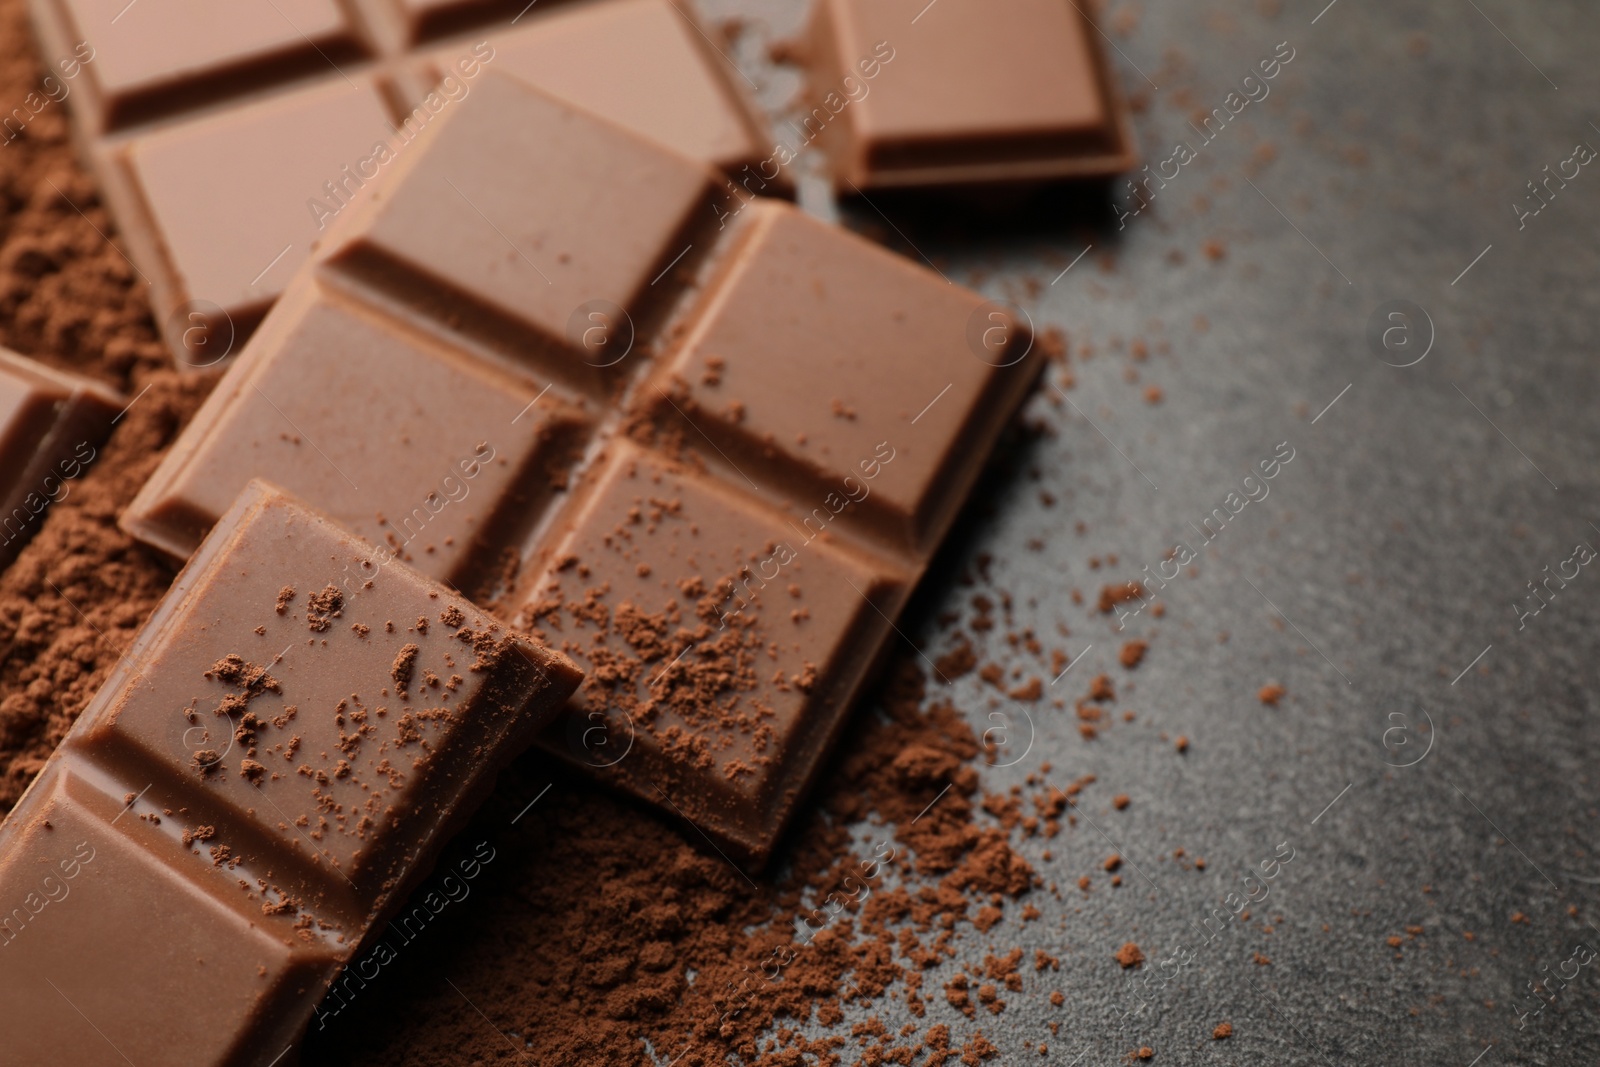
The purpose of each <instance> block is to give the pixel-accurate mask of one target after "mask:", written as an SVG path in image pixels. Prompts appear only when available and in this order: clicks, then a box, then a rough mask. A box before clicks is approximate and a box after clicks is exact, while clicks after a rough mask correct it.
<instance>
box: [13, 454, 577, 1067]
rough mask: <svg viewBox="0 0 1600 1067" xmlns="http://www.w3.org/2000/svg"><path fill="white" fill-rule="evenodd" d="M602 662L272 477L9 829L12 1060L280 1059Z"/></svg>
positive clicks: (125, 662)
mask: <svg viewBox="0 0 1600 1067" xmlns="http://www.w3.org/2000/svg"><path fill="white" fill-rule="evenodd" d="M579 679H580V675H579V673H578V671H577V670H576V669H575V668H573V666H572V665H571V664H570V663H569V662H567V661H566V660H565V659H563V658H562V657H561V656H559V655H555V654H552V653H550V652H547V651H545V650H544V649H542V648H540V647H538V646H536V645H535V644H533V643H532V642H531V641H529V640H528V639H526V638H524V637H522V636H520V635H517V634H514V633H510V632H507V631H506V630H505V629H504V628H502V627H501V626H500V625H499V624H498V623H496V622H495V621H493V620H492V619H490V618H488V617H486V616H485V615H484V614H483V613H482V612H481V611H479V610H478V609H476V608H475V607H473V606H472V605H471V604H469V603H467V602H465V601H463V600H461V599H460V598H459V597H457V596H455V595H453V594H452V593H451V592H450V591H449V590H447V589H445V588H443V587H441V586H439V585H437V584H435V583H433V582H430V581H428V580H427V579H425V578H423V577H422V576H420V575H418V574H416V573H414V572H413V571H411V570H410V569H409V568H406V567H404V566H399V565H388V566H379V565H378V564H377V563H376V562H374V559H373V553H372V548H371V546H370V545H367V544H366V543H365V542H362V541H361V540H359V539H357V538H356V537H354V536H352V535H351V534H349V533H347V532H345V531H343V530H341V529H340V528H339V527H337V526H336V525H334V524H333V523H332V522H330V521H329V520H327V519H326V518H324V517H322V516H320V515H318V514H316V513H315V512H313V511H310V510H308V509H307V508H305V507H304V506H302V505H301V504H299V503H297V502H295V501H293V500H292V499H290V498H289V497H287V496H285V495H283V494H282V493H281V492H279V491H278V490H276V489H273V488H271V487H268V486H265V485H264V484H262V483H259V482H258V483H253V484H252V485H251V486H250V487H248V488H247V489H246V490H245V492H244V493H243V494H242V495H241V496H240V498H239V500H238V501H237V503H236V504H235V505H234V506H233V508H232V510H230V511H229V512H228V514H227V515H226V516H225V517H224V518H223V520H222V521H221V522H220V523H219V524H218V526H217V528H216V530H215V531H214V532H213V533H212V535H211V536H210V537H209V538H208V539H207V540H206V542H205V544H204V545H202V546H201V548H200V550H199V551H198V552H197V553H196V554H195V556H194V558H193V559H192V560H191V561H190V563H189V565H188V566H187V567H186V568H185V569H184V571H183V573H182V574H181V575H180V576H179V578H178V580H177V582H176V583H175V584H174V586H173V588H172V590H171V591H170V592H169V593H168V595H167V597H166V599H165V600H163V601H162V603H161V605H160V606H159V607H158V608H157V610H156V612H155V613H154V615H153V616H152V617H151V618H150V620H149V621H148V622H147V623H146V625H145V626H144V628H143V630H141V631H140V633H139V636H138V637H137V639H136V640H135V641H134V644H133V646H132V647H131V648H130V649H129V650H128V652H127V654H126V655H124V657H123V658H122V659H121V661H119V663H118V664H117V665H116V667H115V668H114V669H113V671H112V673H111V676H110V677H109V678H108V679H107V680H106V683H105V685H104V686H103V687H102V688H101V690H100V692H99V693H98V695H96V696H95V698H94V699H93V700H92V701H91V702H90V704H89V706H88V708H87V709H86V710H85V711H84V712H83V714H82V716H81V717H80V718H79V719H78V721H77V722H76V723H75V724H74V726H73V728H72V730H71V732H70V733H69V734H68V735H67V737H66V739H65V740H64V741H63V742H62V744H61V746H60V747H59V748H58V749H57V751H56V753H55V755H54V756H52V757H51V759H50V761H49V763H48V764H46V766H45V768H44V770H43V771H41V772H40V774H39V776H38V778H37V779H36V780H35V781H34V783H33V784H32V786H31V787H30V788H29V790H28V792H27V793H26V794H25V795H24V797H23V799H22V800H21V801H20V802H19V803H18V805H17V807H16V808H15V809H14V810H13V811H12V812H11V814H10V815H9V817H8V818H7V819H6V822H5V823H4V825H3V827H0V1002H3V1003H4V1004H5V1005H6V1006H7V1013H6V1027H5V1053H4V1057H3V1058H4V1060H5V1062H7V1063H17V1064H23V1063H28V1064H34V1063H74V1064H76V1063H117V1062H123V1061H127V1062H130V1063H137V1064H139V1065H140V1067H164V1065H170V1067H213V1065H215V1067H222V1065H230V1067H231V1065H240V1067H242V1065H247V1064H249V1065H260V1064H266V1063H273V1062H278V1059H281V1058H282V1057H283V1056H284V1055H285V1054H286V1053H287V1052H288V1050H289V1049H290V1048H291V1047H292V1045H293V1044H294V1043H295V1042H296V1041H298V1039H299V1037H300V1034H301V1032H302V1031H303V1030H304V1028H305V1026H306V1024H307V1022H308V1021H309V1020H310V1018H311V1015H312V1011H313V1009H314V1008H315V1006H316V1004H317V1002H318V1000H319V999H320V998H321V997H322V995H323V993H324V992H325V991H326V989H327V988H328V985H329V983H330V982H331V981H333V979H334V977H335V976H336V975H337V974H338V972H339V970H340V968H341V967H343V966H344V965H345V964H346V963H347V962H348V961H349V960H351V959H352V958H354V956H355V955H356V953H357V952H359V951H360V949H361V946H362V945H363V942H364V940H365V939H366V938H367V936H368V935H369V934H370V933H371V932H372V931H373V930H374V929H376V927H377V924H379V923H381V922H382V921H383V919H384V918H385V917H386V916H387V915H388V914H389V913H390V912H392V911H393V909H394V908H395V907H396V906H397V905H398V904H399V903H400V902H401V901H403V900H404V899H405V894H406V893H407V892H408V891H409V889H410V888H411V887H412V886H413V885H415V884H416V882H417V881H418V879H420V878H421V877H422V876H424V875H425V874H426V873H427V871H428V868H429V866H430V864H431V863H432V860H433V857H434V856H435V855H436V853H437V852H438V849H439V846H440V845H441V844H442V843H443V841H444V840H445V839H446V838H447V837H448V835H449V834H450V833H452V832H453V831H454V830H455V829H457V828H458V827H459V826H460V825H461V824H462V823H463V822H464V820H465V819H466V818H467V816H468V815H470V813H471V811H472V810H473V809H474V808H475V807H476V805H477V804H478V802H479V801H481V800H482V798H483V796H484V795H485V794H486V793H487V791H488V789H489V787H490V785H491V784H492V781H493V777H494V775H495V773H496V772H497V771H498V770H499V768H500V767H502V766H503V765H504V764H505V763H506V762H507V761H508V760H509V759H510V758H511V757H512V756H514V755H515V754H516V753H517V752H518V751H519V750H520V749H521V747H522V746H524V745H525V744H526V743H527V742H528V741H529V740H530V739H531V737H532V735H533V733H534V731H536V730H537V729H538V727H539V726H540V724H541V723H543V722H544V721H545V720H546V719H548V717H549V716H550V714H551V713H552V712H553V711H555V709H556V708H557V707H558V706H559V704H560V703H561V702H562V701H563V700H564V699H565V698H566V697H567V696H568V694H570V693H571V692H572V691H573V688H574V687H575V686H576V685H577V684H578V681H579Z"/></svg>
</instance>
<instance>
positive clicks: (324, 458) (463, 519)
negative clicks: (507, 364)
mask: <svg viewBox="0 0 1600 1067" xmlns="http://www.w3.org/2000/svg"><path fill="white" fill-rule="evenodd" d="M238 369H239V373H237V374H230V375H228V376H227V378H226V380H225V381H224V382H223V383H222V384H221V385H220V386H219V387H218V388H217V389H216V391H215V392H213V393H212V394H211V396H210V397H209V398H207V401H206V404H205V406H204V407H203V408H202V409H201V411H200V413H199V415H198V416H197V417H196V419H195V421H194V423H193V425H192V428H191V429H190V430H189V431H188V432H187V433H185V434H184V435H183V436H182V437H181V438H180V440H179V442H178V444H177V445H176V446H175V447H174V449H173V450H172V452H171V453H169V455H168V458H167V460H166V462H165V463H164V464H163V465H162V467H161V468H160V471H159V472H158V473H157V474H156V475H155V476H154V477H152V478H151V480H150V481H149V482H148V483H147V484H146V485H145V487H144V488H143V490H142V491H141V492H140V493H139V495H138V497H136V498H135V500H134V501H133V504H132V505H131V506H130V507H129V509H128V510H127V512H126V513H125V515H124V517H123V525H124V526H125V527H126V528H127V529H128V530H129V531H130V532H132V533H133V534H134V536H136V537H138V538H140V539H141V540H143V541H146V542H148V543H149V544H152V545H154V546H156V547H158V548H160V549H162V550H163V551H165V552H167V553H168V554H169V555H171V556H173V557H174V558H177V559H180V560H182V559H187V558H188V557H189V555H190V554H191V553H192V552H193V551H194V549H195V547H196V546H197V545H198V544H199V543H200V540H201V538H203V537H204V536H205V535H206V532H207V531H208V530H210V529H211V527H212V526H213V525H214V524H215V523H216V522H217V520H218V519H219V518H220V517H221V516H222V514H223V512H224V511H226V510H227V508H228V506H229V505H230V503H231V502H232V501H233V499H234V497H236V496H237V495H238V493H239V492H240V491H241V490H242V489H243V488H244V487H245V485H246V484H247V483H248V482H249V480H250V479H251V477H253V476H254V475H255V474H259V473H263V472H270V477H271V478H272V480H273V481H274V483H275V484H277V485H280V486H282V487H283V488H285V489H287V490H289V491H290V492H292V493H294V494H296V495H297V496H299V497H300V498H301V499H304V500H308V501H311V502H313V503H315V504H316V506H317V507H319V508H320V509H321V510H322V511H323V512H324V513H325V514H327V515H329V516H330V517H332V518H333V519H335V520H336V521H338V522H339V523H341V524H342V525H344V526H345V527H347V528H348V529H350V530H353V531H355V532H356V533H359V534H361V535H362V536H364V537H366V538H367V539H368V540H370V541H372V542H373V543H374V544H376V545H378V546H380V547H381V549H382V550H383V551H384V552H386V553H389V554H392V555H395V556H396V557H398V558H400V559H402V560H404V561H405V562H406V563H408V564H410V565H412V566H413V567H415V568H416V569H418V570H420V571H422V572H423V573H424V574H427V575H429V576H430V577H433V578H436V579H439V580H440V581H444V582H448V583H450V584H452V585H455V586H457V587H463V586H469V585H472V584H474V581H475V579H476V578H478V577H479V576H480V575H481V574H482V572H484V571H485V570H486V569H492V568H493V566H494V564H495V561H496V560H497V559H498V558H499V556H500V554H501V552H502V551H503V550H504V549H505V548H506V547H507V546H508V545H510V546H515V545H516V544H517V543H518V541H519V538H520V536H521V535H525V534H526V532H527V526H528V524H529V523H531V522H532V521H533V519H534V518H535V517H536V516H537V515H538V514H539V512H540V510H541V508H542V507H543V506H544V504H546V503H547V502H548V500H549V497H550V490H551V486H550V473H549V472H550V470H552V469H559V468H560V467H561V466H563V465H565V464H567V463H570V462H571V459H570V457H569V456H568V455H567V454H566V451H565V450H567V449H570V448H574V447H577V444H576V443H575V442H576V440H577V438H579V437H581V436H582V435H583V433H584V432H585V430H584V417H583V415H582V413H581V412H579V411H578V410H577V409H576V408H574V407H573V406H572V405H570V404H562V403H561V402H560V400H559V399H558V397H559V394H553V393H551V394H545V395H543V396H541V390H540V389H538V388H536V387H534V386H533V384H532V383H530V382H528V381H526V380H523V379H520V378H517V377H516V376H514V375H510V374H507V373H504V372H503V371H501V370H499V369H498V368H497V367H495V366H494V365H493V364H490V363H487V362H485V361H483V360H478V359H472V358H470V357H468V356H466V355H464V354H463V353H462V352H460V351H459V350H457V349H454V348H452V347H451V346H449V345H448V344H444V343H441V342H440V341H438V340H436V339H434V338H432V337H430V336H429V335H428V334H427V333H424V332H422V331H421V330H418V329H416V328H414V327H411V326H408V325H407V324H405V323H404V322H397V321H395V320H394V319H392V318H390V317H388V316H387V315H385V314H384V313H383V312H382V311H381V310H380V309H377V308H374V307H372V306H371V305H369V304H366V303H364V302H363V301H362V300H361V299H360V297H359V295H356V294H352V293H349V292H345V291H341V290H340V289H338V288H337V287H335V286H331V285H327V284H323V283H321V282H320V281H318V280H315V279H313V278H306V279H304V280H303V282H302V283H301V284H298V285H297V286H295V287H292V288H291V290H290V292H289V294H288V295H287V296H286V297H285V298H284V299H283V300H282V301H280V302H279V305H278V308H277V309H276V312H275V314H273V315H272V316H271V318H270V320H269V321H268V323H267V324H266V325H265V326H264V327H263V329H262V330H261V332H260V333H258V334H257V335H256V337H255V338H254V340H253V341H252V342H251V345H250V348H249V353H248V355H247V357H246V358H244V359H242V360H241V362H240V366H239V368H238ZM202 441H203V442H204V444H203V445H201V444H200V442H202Z"/></svg>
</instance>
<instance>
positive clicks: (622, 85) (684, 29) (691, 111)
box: [494, 0, 789, 195]
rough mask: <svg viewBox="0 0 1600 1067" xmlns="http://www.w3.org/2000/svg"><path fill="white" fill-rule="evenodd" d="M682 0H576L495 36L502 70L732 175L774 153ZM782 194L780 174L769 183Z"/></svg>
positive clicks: (727, 67)
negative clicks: (578, 0)
mask: <svg viewBox="0 0 1600 1067" xmlns="http://www.w3.org/2000/svg"><path fill="white" fill-rule="evenodd" d="M714 36H715V31H714V30H712V29H711V28H709V27H707V26H705V25H703V24H702V23H701V22H700V21H699V20H697V19H694V18H692V17H690V16H689V15H688V14H687V12H686V9H685V7H684V6H683V5H682V4H681V3H680V2H679V0H611V2H608V3H578V4H571V5H569V6H567V7H565V8H561V9H559V10H556V11H552V12H549V13H547V14H546V15H545V16H544V18H543V20H542V21H541V22H539V23H538V24H537V25H534V26H525V27H524V28H520V29H518V30H516V31H514V32H505V33H501V34H499V35H498V36H496V37H495V38H494V44H495V50H496V55H495V61H496V62H497V63H499V64H500V69H501V70H503V71H505V72H506V73H508V74H510V75H512V76H513V77H515V78H518V79H520V80H522V81H525V82H527V83H528V84H529V85H534V86H537V87H539V88H540V89H543V90H544V91H546V92H548V93H550V94H551V95H552V96H555V97H558V98H560V99H562V100H567V101H571V102H572V103H575V104H578V105H579V106H581V107H583V108H586V109H587V110H589V111H593V112H594V113H595V114H597V115H603V116H605V117H606V118H608V119H611V120H612V121H613V122H616V123H618V124H619V125H621V126H624V127H626V128H628V129H630V130H632V131H633V132H635V133H637V134H641V135H643V136H645V137H648V138H650V139H651V140H654V141H659V142H661V143H662V144H665V145H670V146H671V147H673V148H675V149H677V150H678V151H679V152H681V153H683V154H684V155H686V156H689V157H690V158H691V159H697V160H701V161H703V162H707V163H711V164H712V165H714V166H716V167H718V168H720V169H722V170H723V171H725V172H727V174H728V175H730V176H738V175H740V174H742V173H743V172H745V171H746V170H747V169H748V168H750V167H751V166H754V165H755V164H756V162H757V161H759V160H763V159H766V158H767V157H768V156H770V155H771V154H772V151H773V141H772V134H771V133H770V132H768V130H767V127H766V123H765V122H764V121H763V120H761V119H759V118H758V117H757V116H756V112H755V111H754V110H753V109H752V107H751V106H750V104H749V100H748V94H747V93H746V92H745V91H744V90H745V88H746V86H745V85H744V84H743V81H742V79H743V76H742V75H740V74H739V73H738V72H737V71H736V70H735V69H734V68H733V67H732V65H731V64H730V63H729V61H728V60H727V59H726V58H725V56H724V54H723V53H722V51H721V48H720V46H719V45H718V44H716V43H714V40H713V38H714ZM766 191H768V192H769V193H771V194H772V195H787V194H788V192H789V187H788V181H787V179H786V178H785V179H784V180H782V181H778V182H775V183H773V184H772V186H771V188H770V189H768V190H766Z"/></svg>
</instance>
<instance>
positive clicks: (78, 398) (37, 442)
mask: <svg viewBox="0 0 1600 1067" xmlns="http://www.w3.org/2000/svg"><path fill="white" fill-rule="evenodd" d="M122 405H123V399H122V398H121V397H120V396H118V395H117V394H116V393H115V392H113V391H112V390H110V389H108V388H106V387H105V386H103V385H100V384H98V383H96V382H92V381H90V380H89V379H87V378H80V377H78V376H77V375H75V374H67V373H65V372H63V371H58V370H53V369H51V368H49V367H46V366H45V365H44V364H42V363H39V362H36V361H34V360H31V359H28V358H27V357H26V356H19V355H17V354H16V353H15V352H12V351H9V350H8V349H4V348H0V567H4V566H5V565H6V564H8V563H10V562H11V561H12V560H13V559H15V558H16V556H17V553H18V552H20V551H22V546H23V545H25V544H27V543H28V539H29V538H31V537H32V536H33V535H34V534H36V533H38V532H39V524H40V523H41V522H43V521H44V511H45V509H46V508H48V507H49V506H50V505H51V504H53V503H55V502H56V501H58V500H61V499H63V498H64V497H65V496H66V495H67V494H68V493H70V492H71V491H72V482H73V479H75V478H77V477H78V476H79V475H81V474H82V473H83V471H84V470H85V469H86V468H87V467H88V465H89V464H90V463H92V462H93V461H94V458H95V450H96V449H97V448H98V447H99V445H100V443H101V442H103V441H104V440H105V439H106V436H107V435H108V434H110V432H111V424H112V421H113V420H114V419H116V417H117V415H118V413H119V412H120V410H121V408H122Z"/></svg>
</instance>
